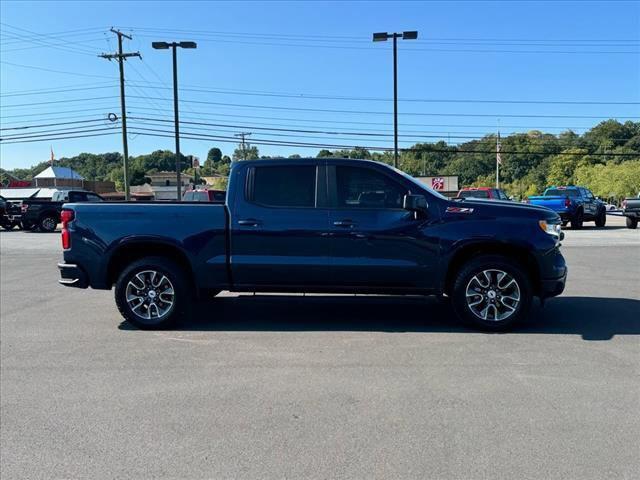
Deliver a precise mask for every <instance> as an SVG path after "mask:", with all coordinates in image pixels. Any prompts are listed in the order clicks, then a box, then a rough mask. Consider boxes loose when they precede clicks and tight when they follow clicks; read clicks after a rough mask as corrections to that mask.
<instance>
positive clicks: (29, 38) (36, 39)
mask: <svg viewBox="0 0 640 480" xmlns="http://www.w3.org/2000/svg"><path fill="white" fill-rule="evenodd" d="M0 25H2V26H4V27H5V28H10V29H13V30H18V31H19V32H26V33H28V34H30V35H25V34H22V33H16V32H12V31H11V30H10V31H9V32H8V33H9V34H11V35H13V36H14V37H18V38H19V39H21V40H23V41H25V42H33V43H36V44H38V45H40V46H47V47H50V48H54V49H56V50H60V51H63V52H67V53H75V54H79V55H95V53H94V52H92V51H91V50H88V49H85V48H81V47H76V48H75V49H74V48H70V47H66V46H64V45H65V44H66V43H67V42H63V43H52V42H50V41H47V40H43V39H42V38H41V37H42V36H46V35H43V34H39V33H37V32H33V31H31V30H27V29H25V28H20V27H14V26H12V25H9V24H7V23H2V22H0Z"/></svg>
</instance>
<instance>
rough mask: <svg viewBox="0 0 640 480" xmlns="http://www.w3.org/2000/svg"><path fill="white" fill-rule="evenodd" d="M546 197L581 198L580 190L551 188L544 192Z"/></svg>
mask: <svg viewBox="0 0 640 480" xmlns="http://www.w3.org/2000/svg"><path fill="white" fill-rule="evenodd" d="M544 196H545V197H579V196H580V195H579V193H578V190H574V189H566V188H550V189H549V190H547V191H546V192H544Z"/></svg>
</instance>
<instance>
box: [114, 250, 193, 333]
mask: <svg viewBox="0 0 640 480" xmlns="http://www.w3.org/2000/svg"><path fill="white" fill-rule="evenodd" d="M190 297H191V296H190V294H189V288H188V280H187V276H186V274H185V272H184V269H183V268H181V267H180V266H179V265H177V264H176V263H175V262H173V261H171V260H169V259H167V258H163V257H145V258H142V259H140V260H136V261H135V262H133V263H131V264H130V265H129V266H128V267H126V268H125V269H124V270H123V271H122V273H121V274H120V276H119V277H118V280H117V281H116V288H115V300H116V305H117V306H118V310H119V311H120V313H121V314H122V316H123V317H124V318H125V319H126V320H128V321H129V322H131V323H132V324H134V325H135V326H137V327H139V328H142V329H151V330H153V329H163V328H168V327H170V326H172V325H174V324H175V323H176V322H177V321H178V320H180V319H181V318H183V317H185V316H186V315H187V314H188V311H189V308H190V305H191V302H190V300H191V298H190Z"/></svg>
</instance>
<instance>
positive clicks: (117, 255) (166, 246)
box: [106, 239, 194, 286]
mask: <svg viewBox="0 0 640 480" xmlns="http://www.w3.org/2000/svg"><path fill="white" fill-rule="evenodd" d="M144 257H164V258H168V259H170V260H171V261H173V262H175V263H176V264H178V265H179V266H180V267H181V268H183V269H184V271H185V273H186V274H187V277H188V278H189V279H190V281H191V282H193V280H194V272H193V268H192V267H191V262H190V261H189V257H188V256H187V254H186V253H185V252H184V251H183V250H182V249H181V248H180V247H178V246H177V245H175V244H172V243H170V242H167V241H163V240H160V239H154V240H152V241H130V242H126V243H123V244H121V245H118V247H116V248H115V249H114V251H113V252H112V253H111V255H110V257H109V262H108V263H107V268H106V283H107V285H108V286H112V285H113V284H114V283H115V282H116V280H117V279H118V276H119V275H120V273H121V272H122V271H123V270H124V269H125V268H126V267H127V265H130V264H131V263H132V262H135V261H136V260H139V259H141V258H144Z"/></svg>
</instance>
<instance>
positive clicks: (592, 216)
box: [528, 186, 607, 229]
mask: <svg viewBox="0 0 640 480" xmlns="http://www.w3.org/2000/svg"><path fill="white" fill-rule="evenodd" d="M528 203H530V204H531V205H538V206H540V207H547V208H550V209H551V210H553V211H554V212H556V213H558V215H560V218H561V219H562V226H565V225H566V224H567V223H569V222H571V228H575V229H579V228H582V225H583V223H584V222H595V223H596V227H604V226H605V224H606V223H607V209H606V208H605V205H604V202H603V201H602V200H599V199H597V198H596V197H594V196H593V193H591V191H590V190H589V189H587V188H584V187H573V186H568V187H549V188H547V189H546V190H545V191H544V193H543V194H542V195H541V196H534V197H529V199H528Z"/></svg>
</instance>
